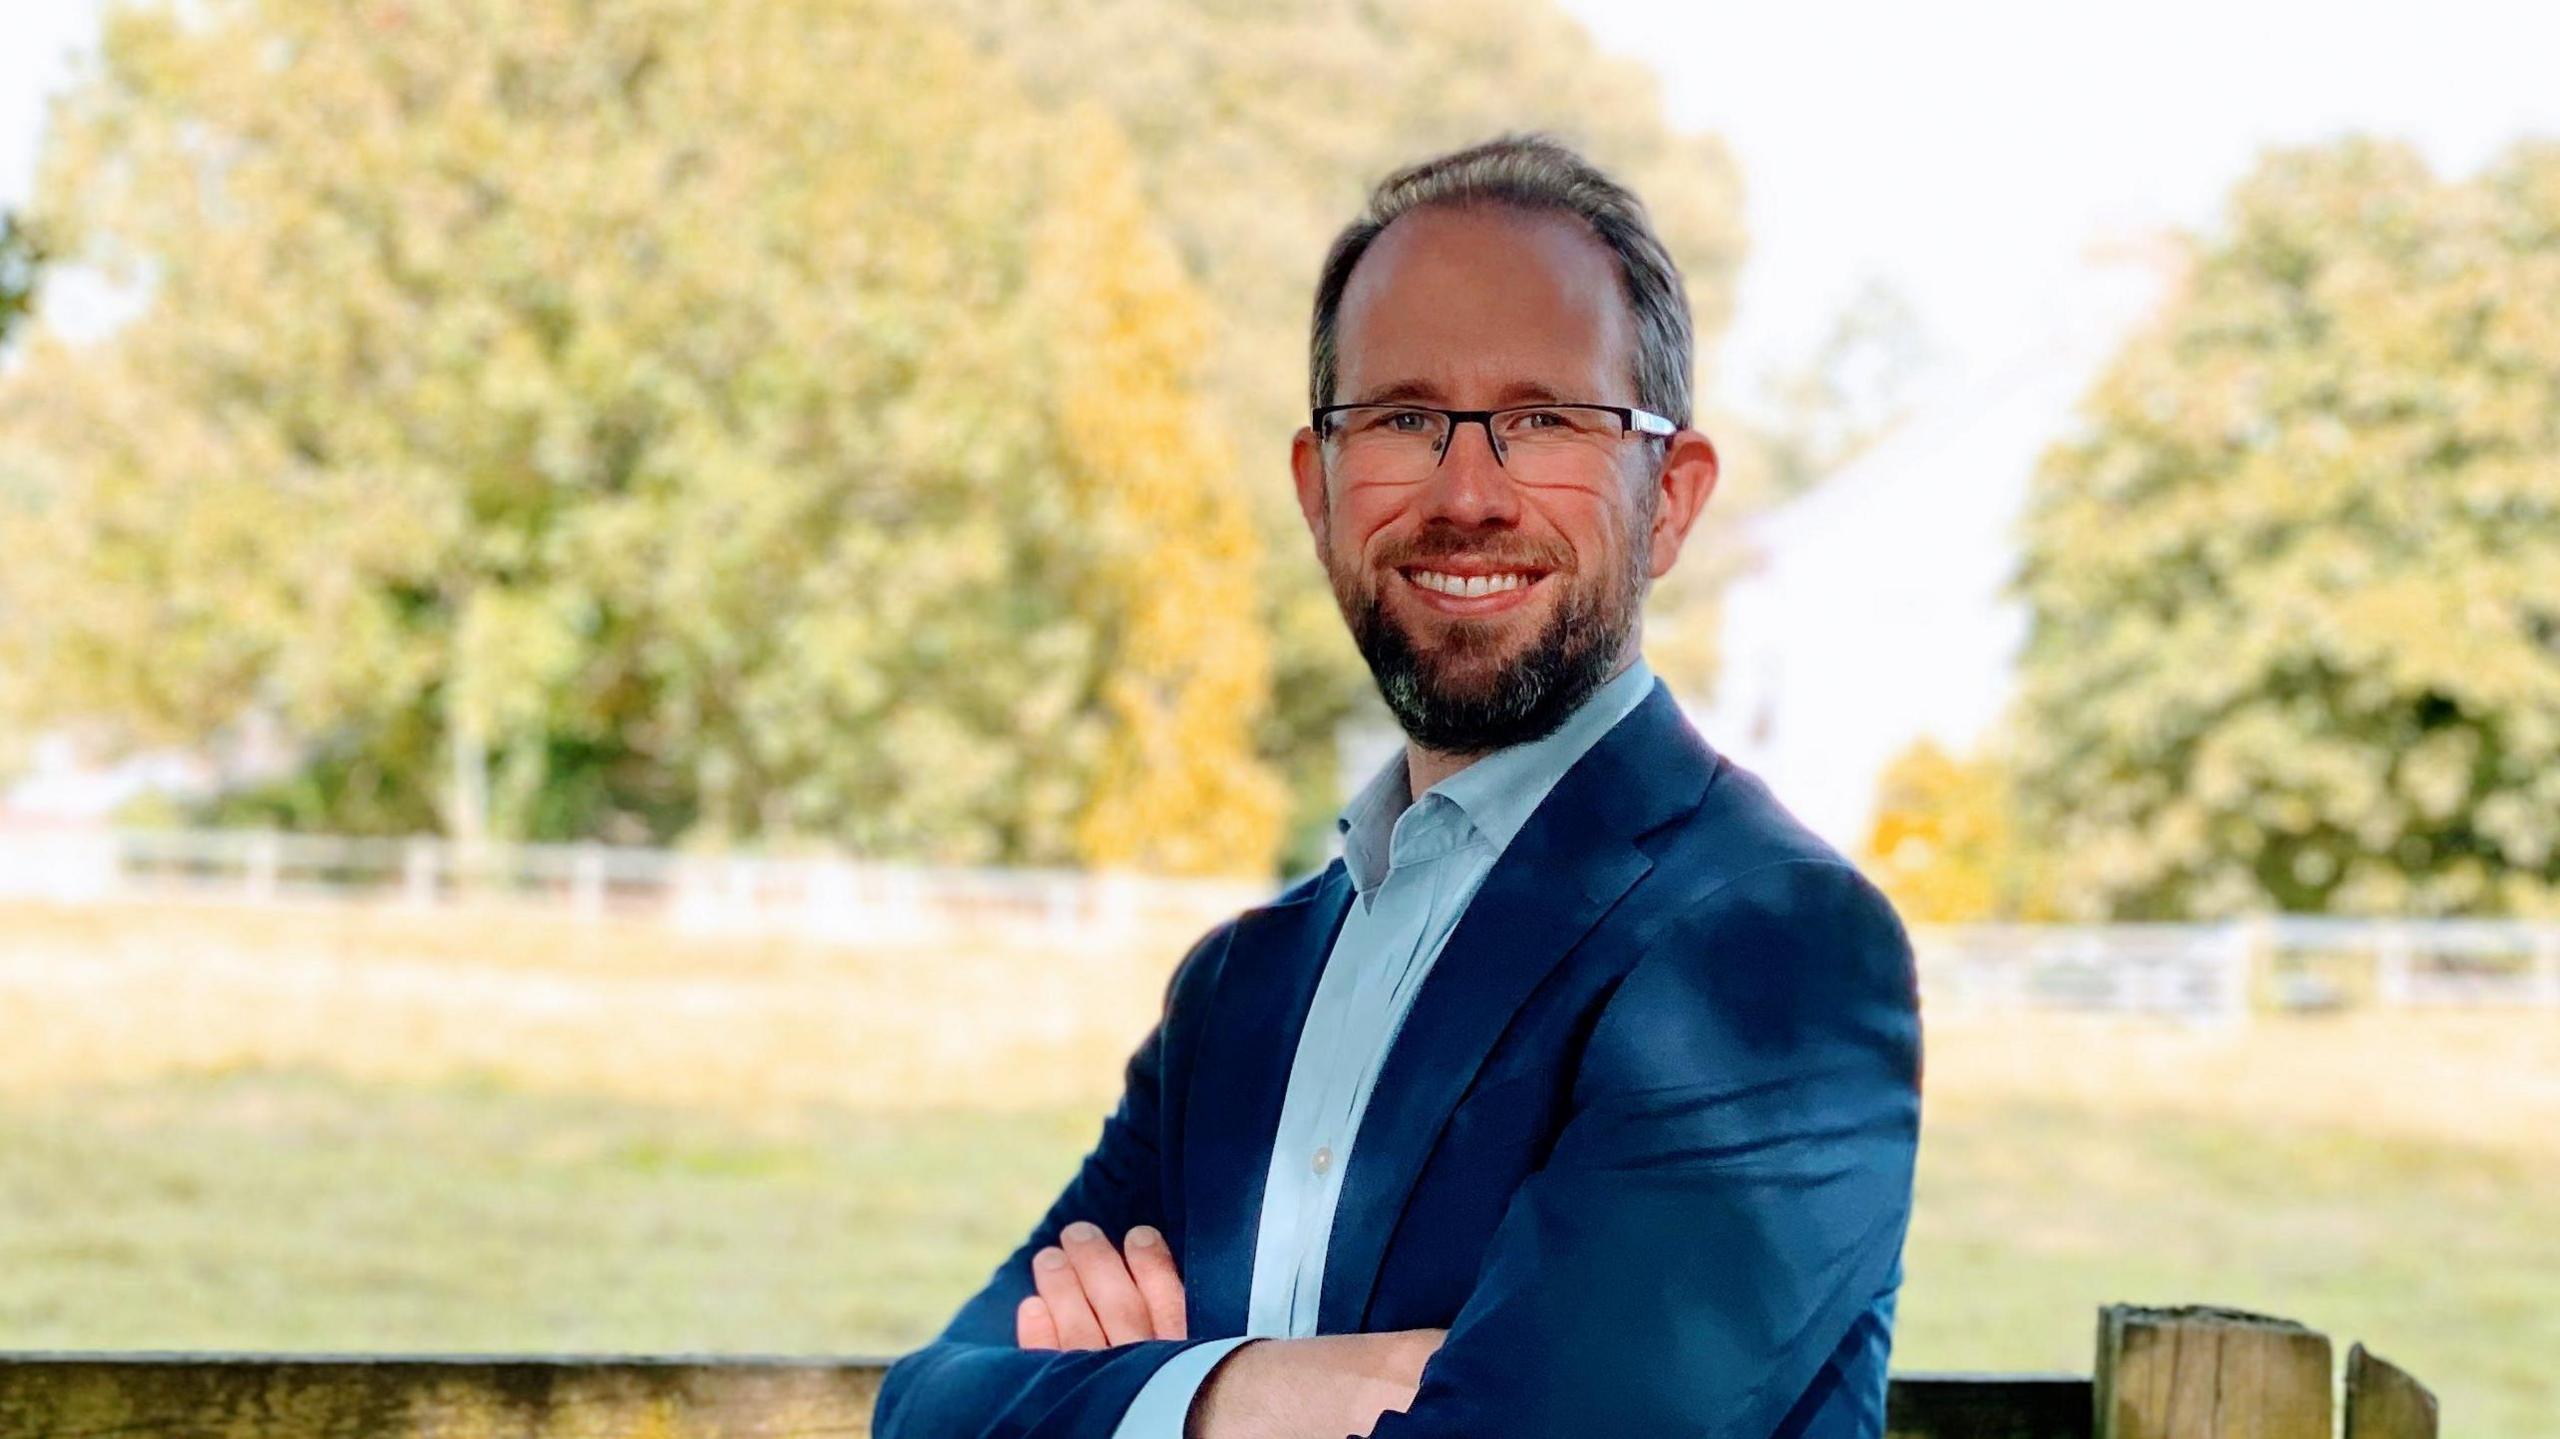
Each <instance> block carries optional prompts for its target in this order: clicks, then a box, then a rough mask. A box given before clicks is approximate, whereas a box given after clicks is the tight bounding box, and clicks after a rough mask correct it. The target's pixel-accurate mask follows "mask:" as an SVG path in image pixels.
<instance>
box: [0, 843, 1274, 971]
mask: <svg viewBox="0 0 2560 1439" xmlns="http://www.w3.org/2000/svg"><path fill="white" fill-rule="evenodd" d="M1273 888H1274V887H1273V886H1271V885H1267V884H1258V883H1253V882H1249V881H1236V880H1192V879H1168V878H1162V877H1157V876H1151V875H1140V874H1126V873H1111V872H1087V871H1076V870H1004V869H967V868H946V867H934V866H925V865H905V864H883V863H875V862H871V861H864V860H852V859H846V858H843V857H841V856H829V855H819V856H811V857H792V858H776V857H767V856H758V855H696V854H685V853H682V852H679V851H674V850H664V849H644V848H638V847H632V846H620V845H590V844H581V845H495V844H491V845H479V846H466V845H459V844H454V843H451V842H448V841H444V840H435V839H405V840H404V839H355V838H349V837H346V836H340V835H308V834H279V833H273V832H268V831H252V830H113V831H79V832H71V833H64V834H15V833H8V832H0V899H9V898H17V899H36V900H45V901H51V902H55V903H68V904H111V903H150V902H154V901H164V900H192V901H198V902H214V903H239V904H252V905H267V904H277V903H284V902H290V901H319V902H342V903H347V902H352V903H373V904H391V905H401V906H407V907H410V908H414V909H419V910H431V909H434V908H437V907H439V906H444V905H451V904H456V903H465V902H468V903H490V902H498V903H515V904H523V905H532V906H536V907H543V908H551V909H556V910H560V911H563V912H566V913H568V914H571V915H575V916H578V917H581V918H588V919H602V918H604V917H606V916H609V915H610V916H627V917H633V918H642V919H657V920H662V921H665V922H668V923H672V924H674V925H676V926H677V927H679V928H681V929H684V930H687V931H693V932H717V933H772V934H792V935H800V936H805V937H809V938H814V939H820V940H827V941H836V942H847V943H910V942H922V941H931V940H936V939H942V938H948V937H952V936H957V935H972V936H979V937H985V936H989V935H991V934H992V935H996V936H999V937H1005V938H1027V939H1031V940H1033V941H1035V942H1040V943H1068V944H1074V943H1080V942H1082V943H1092V944H1095V945H1108V944H1116V943H1119V942H1122V941H1123V940H1125V939H1127V938H1128V937H1130V936H1131V935H1134V934H1139V933H1144V932H1149V931H1150V930H1151V928H1152V927H1154V926H1159V925H1171V926H1175V927H1187V928H1193V929H1205V928H1207V927H1208V926H1209V925H1211V924H1214V923H1216V922H1217V921H1218V920H1220V919H1223V918H1226V917H1227V916H1229V915H1232V914H1234V913H1235V912H1236V911H1238V910H1240V909H1243V908H1245V907H1246V906H1248V905H1252V904H1257V903H1260V902H1262V901H1263V900H1266V899H1268V898H1270V897H1271V894H1272V892H1273Z"/></svg>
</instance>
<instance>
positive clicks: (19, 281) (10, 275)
mask: <svg viewBox="0 0 2560 1439" xmlns="http://www.w3.org/2000/svg"><path fill="white" fill-rule="evenodd" d="M43 265H44V247H43V246H42V245H40V244H39V243H37V241H36V237H35V234H34V232H33V231H32V230H30V229H29V228H28V227H27V225H26V223H25V222H24V221H22V220H20V219H19V218H18V217H17V216H15V215H10V214H0V344H6V343H7V342H8V339H9V332H10V331H11V330H14V329H16V328H17V327H18V323H19V322H20V321H22V320H24V319H26V317H27V315H28V313H29V312H30V311H32V310H34V309H35V303H36V272H37V271H38V270H39V269H41V268H43Z"/></svg>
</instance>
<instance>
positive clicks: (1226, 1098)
mask: <svg viewBox="0 0 2560 1439" xmlns="http://www.w3.org/2000/svg"><path fill="white" fill-rule="evenodd" d="M1351 893H1352V889H1351V876H1350V874H1349V872H1348V871H1347V870H1345V869H1344V868H1343V865H1342V861H1340V860H1338V859H1337V860H1335V861H1334V862H1333V863H1332V864H1330V865H1328V866H1327V867H1326V868H1325V870H1324V873H1323V874H1322V875H1321V876H1320V877H1319V878H1318V880H1317V882H1316V884H1315V885H1314V887H1313V888H1312V889H1311V890H1310V891H1309V892H1308V893H1307V894H1306V895H1305V896H1303V897H1301V898H1298V899H1294V900H1290V901H1287V902H1284V903H1279V904H1273V905H1270V906H1267V907H1265V908H1262V909H1257V910H1251V911H1248V912H1247V913H1245V914H1244V915H1242V916H1241V917H1239V918H1238V919H1237V920H1236V927H1235V933H1234V935H1233V937H1232V938H1231V939H1230V940H1229V942H1228V947H1227V955H1226V959H1225V962H1224V963H1223V964H1222V965H1221V967H1220V970H1219V974H1218V982H1217V986H1216V989H1215V991H1214V992H1213V994H1212V996H1211V999H1210V1002H1209V1016H1208V1020H1207V1022H1206V1024H1205V1026H1204V1027H1203V1029H1202V1031H1201V1039H1200V1048H1199V1051H1198V1056H1197V1058H1196V1059H1195V1061H1194V1062H1193V1066H1192V1079H1191V1093H1190V1102H1189V1104H1188V1106H1187V1108H1186V1112H1185V1115H1184V1119H1183V1130H1182V1151H1183V1158H1182V1168H1183V1183H1182V1189H1183V1223H1184V1227H1185V1232H1186V1234H1187V1236H1188V1238H1187V1240H1186V1243H1187V1245H1188V1246H1189V1248H1190V1250H1191V1252H1190V1254H1189V1255H1188V1256H1187V1258H1188V1261H1189V1263H1188V1267H1187V1268H1186V1269H1185V1270H1184V1273H1183V1284H1184V1286H1185V1289H1186V1291H1187V1293H1186V1295H1185V1297H1186V1300H1187V1301H1188V1304H1189V1307H1190V1311H1191V1327H1192V1331H1193V1332H1194V1333H1201V1334H1241V1333H1243V1332H1244V1322H1245V1318H1246V1315H1247V1312H1248V1309H1249V1307H1250V1304H1251V1301H1252V1297H1253V1259H1254V1254H1253V1250H1254V1239H1255V1236H1256V1234H1257V1232H1258V1230H1259V1228H1260V1225H1261V1222H1262V1183H1263V1180H1264V1178H1265V1177H1266V1176H1267V1175H1268V1173H1269V1172H1270V1164H1271V1141H1272V1136H1273V1135H1274V1134H1276V1133H1277V1132H1278V1131H1279V1128H1280V1102H1281V1100H1282V1098H1283V1097H1284V1096H1285V1095H1286V1094H1287V1092H1288V1088H1289V1067H1290V1065H1291V1063H1292V1062H1293V1061H1294V1060H1295V1059H1296V1058H1297V1054H1298V1032H1299V1031H1300V1030H1301V1029H1303V1028H1304V1027H1305V1026H1306V1022H1307V1008H1308V1006H1309V1004H1311V1003H1312V1002H1313V1001H1314V998H1315V991H1316V977H1317V976H1318V975H1319V974H1321V973H1323V971H1324V964H1325V959H1326V957H1327V956H1329V955H1331V954H1332V953H1333V942H1334V936H1335V934H1336V933H1337V932H1338V931H1339V930H1340V929H1341V928H1342V920H1343V916H1344V915H1346V914H1348V913H1349V912H1350V901H1351Z"/></svg>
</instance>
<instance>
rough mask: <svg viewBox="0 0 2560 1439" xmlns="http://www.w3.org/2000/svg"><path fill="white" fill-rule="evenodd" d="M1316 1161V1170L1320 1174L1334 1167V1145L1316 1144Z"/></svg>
mask: <svg viewBox="0 0 2560 1439" xmlns="http://www.w3.org/2000/svg"><path fill="white" fill-rule="evenodd" d="M1314 1163H1315V1171H1316V1173H1318V1174H1322V1173H1324V1172H1325V1171H1326V1170H1328V1169H1331V1168H1332V1167H1333V1149H1332V1147H1331V1146H1329V1145H1318V1146H1316V1157H1315V1161H1314Z"/></svg>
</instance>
